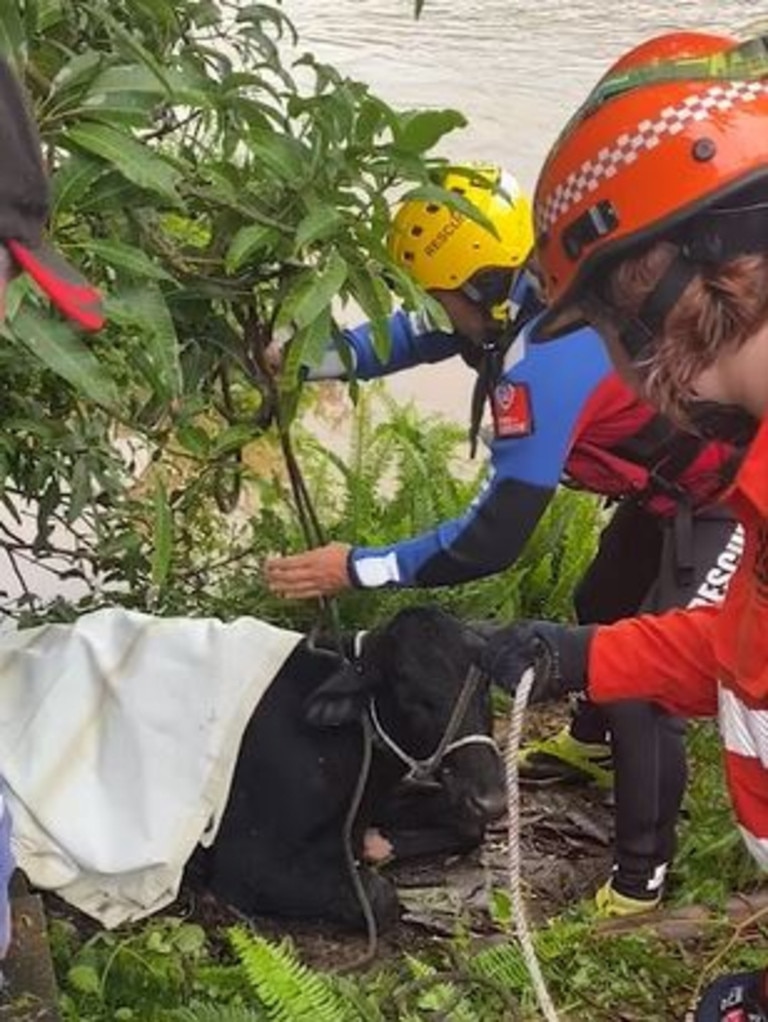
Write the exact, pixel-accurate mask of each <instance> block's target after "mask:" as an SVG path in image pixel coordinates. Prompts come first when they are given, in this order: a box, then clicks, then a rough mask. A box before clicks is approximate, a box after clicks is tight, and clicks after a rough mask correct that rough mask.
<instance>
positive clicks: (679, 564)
mask: <svg viewBox="0 0 768 1022" xmlns="http://www.w3.org/2000/svg"><path fill="white" fill-rule="evenodd" d="M705 445H706V441H704V440H703V439H702V438H701V437H698V436H695V435H694V434H693V433H684V432H682V431H681V430H679V429H676V428H675V427H674V426H673V425H672V423H671V422H670V421H669V420H668V419H666V418H665V417H664V416H663V415H654V416H653V417H652V418H651V419H649V420H648V422H646V423H645V425H644V426H643V427H642V428H641V429H639V430H638V432H637V433H636V434H635V435H634V436H631V437H627V439H625V440H623V441H621V443H619V444H616V445H615V446H614V447H612V448H611V450H612V451H613V452H614V453H615V454H617V455H618V456H619V457H622V458H626V459H627V460H628V461H631V462H632V463H633V464H636V465H640V466H642V467H643V468H645V469H646V470H647V471H648V490H647V494H646V495H647V496H648V497H650V496H653V495H655V494H661V495H663V496H665V497H669V498H670V499H672V500H674V502H675V504H676V505H677V510H676V512H675V517H674V523H673V529H674V549H675V574H676V576H677V581H678V583H679V584H680V585H681V586H688V585H690V583H691V582H692V581H693V575H694V569H695V563H694V556H693V502H692V500H691V497H690V495H689V494H688V493H687V492H686V490H685V489H683V487H682V486H681V485H680V477H681V476H682V475H683V473H684V472H685V470H686V469H687V468H689V467H690V466H691V465H692V464H693V463H694V462H695V461H696V459H697V458H698V457H699V455H700V454H701V451H702V449H703V447H704V446H705ZM725 482H726V480H725V479H724V480H723V485H725Z"/></svg>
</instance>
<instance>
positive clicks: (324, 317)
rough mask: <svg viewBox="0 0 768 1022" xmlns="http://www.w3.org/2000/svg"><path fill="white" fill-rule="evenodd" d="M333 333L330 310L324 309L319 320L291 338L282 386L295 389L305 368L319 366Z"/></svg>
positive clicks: (281, 380) (282, 375)
mask: <svg viewBox="0 0 768 1022" xmlns="http://www.w3.org/2000/svg"><path fill="white" fill-rule="evenodd" d="M332 332H333V322H332V320H331V312H330V309H327V308H326V309H323V311H322V312H321V313H320V315H319V316H318V317H317V319H315V320H313V321H312V322H311V323H309V324H307V326H305V327H302V328H301V329H300V330H297V331H296V333H295V334H294V335H293V337H292V338H291V343H290V345H289V347H288V354H287V357H286V359H285V362H284V365H283V372H282V374H281V377H280V382H281V385H282V386H283V387H284V388H286V387H287V388H288V389H289V390H291V389H293V388H294V387H295V386H296V384H297V383H298V380H299V374H300V372H301V370H302V368H304V367H305V366H310V367H311V366H315V365H317V364H318V363H319V362H320V361H321V360H322V358H323V356H324V355H325V353H326V351H327V350H328V345H329V343H330V340H331V336H332Z"/></svg>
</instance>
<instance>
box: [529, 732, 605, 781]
mask: <svg viewBox="0 0 768 1022" xmlns="http://www.w3.org/2000/svg"><path fill="white" fill-rule="evenodd" d="M517 768H518V771H519V776H520V780H521V781H522V782H524V783H526V784H531V785H539V786H541V787H545V786H547V785H551V784H552V785H553V784H595V785H597V787H599V788H603V789H610V788H612V787H613V759H612V757H611V747H610V745H608V744H607V743H606V742H595V743H591V742H580V741H579V740H578V739H577V738H574V737H573V735H572V734H571V732H570V729H569V728H568V727H564V728H563V729H562V731H558V733H557V734H556V735H553V736H552V737H551V738H544V739H542V740H541V741H538V742H531V743H530V744H529V745H526V746H524V747H523V748H522V749H521V750H520V754H519V756H518V760H517Z"/></svg>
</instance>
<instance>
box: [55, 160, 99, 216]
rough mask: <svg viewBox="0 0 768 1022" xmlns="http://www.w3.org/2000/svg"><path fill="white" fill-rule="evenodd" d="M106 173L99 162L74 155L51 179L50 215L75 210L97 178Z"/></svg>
mask: <svg viewBox="0 0 768 1022" xmlns="http://www.w3.org/2000/svg"><path fill="white" fill-rule="evenodd" d="M106 173H107V168H106V167H105V166H104V164H103V162H102V161H101V160H95V159H93V157H92V156H85V155H83V154H82V153H74V154H73V155H72V156H70V157H69V158H68V159H66V160H65V161H64V162H63V163H62V164H61V166H60V167H59V168H58V169H57V170H56V172H55V174H54V175H53V178H52V179H51V200H52V204H53V211H52V215H53V216H54V217H55V216H57V215H58V214H60V213H66V212H68V211H69V210H73V209H77V208H78V205H79V203H80V201H81V200H82V199H83V198H85V196H86V195H87V194H88V193H89V192H91V190H92V189H93V186H94V185H95V184H96V182H97V181H98V180H99V178H100V177H101V176H102V175H103V174H106Z"/></svg>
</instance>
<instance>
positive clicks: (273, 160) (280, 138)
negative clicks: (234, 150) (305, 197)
mask: <svg viewBox="0 0 768 1022" xmlns="http://www.w3.org/2000/svg"><path fill="white" fill-rule="evenodd" d="M248 147H249V150H250V153H251V155H252V156H253V158H254V160H256V161H258V162H259V163H261V164H263V165H264V166H265V167H266V168H267V169H268V170H269V171H271V172H272V174H273V175H274V176H275V177H276V178H277V179H278V180H279V181H287V182H288V183H290V184H293V185H296V184H299V183H300V181H301V179H302V177H303V175H304V174H305V172H306V171H307V170H308V166H309V153H308V152H307V150H306V149H305V148H304V146H303V145H302V144H301V143H300V142H297V141H296V139H295V138H291V137H290V136H289V135H278V134H277V133H276V132H274V131H265V130H264V129H263V128H252V129H251V131H250V132H249V133H248Z"/></svg>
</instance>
